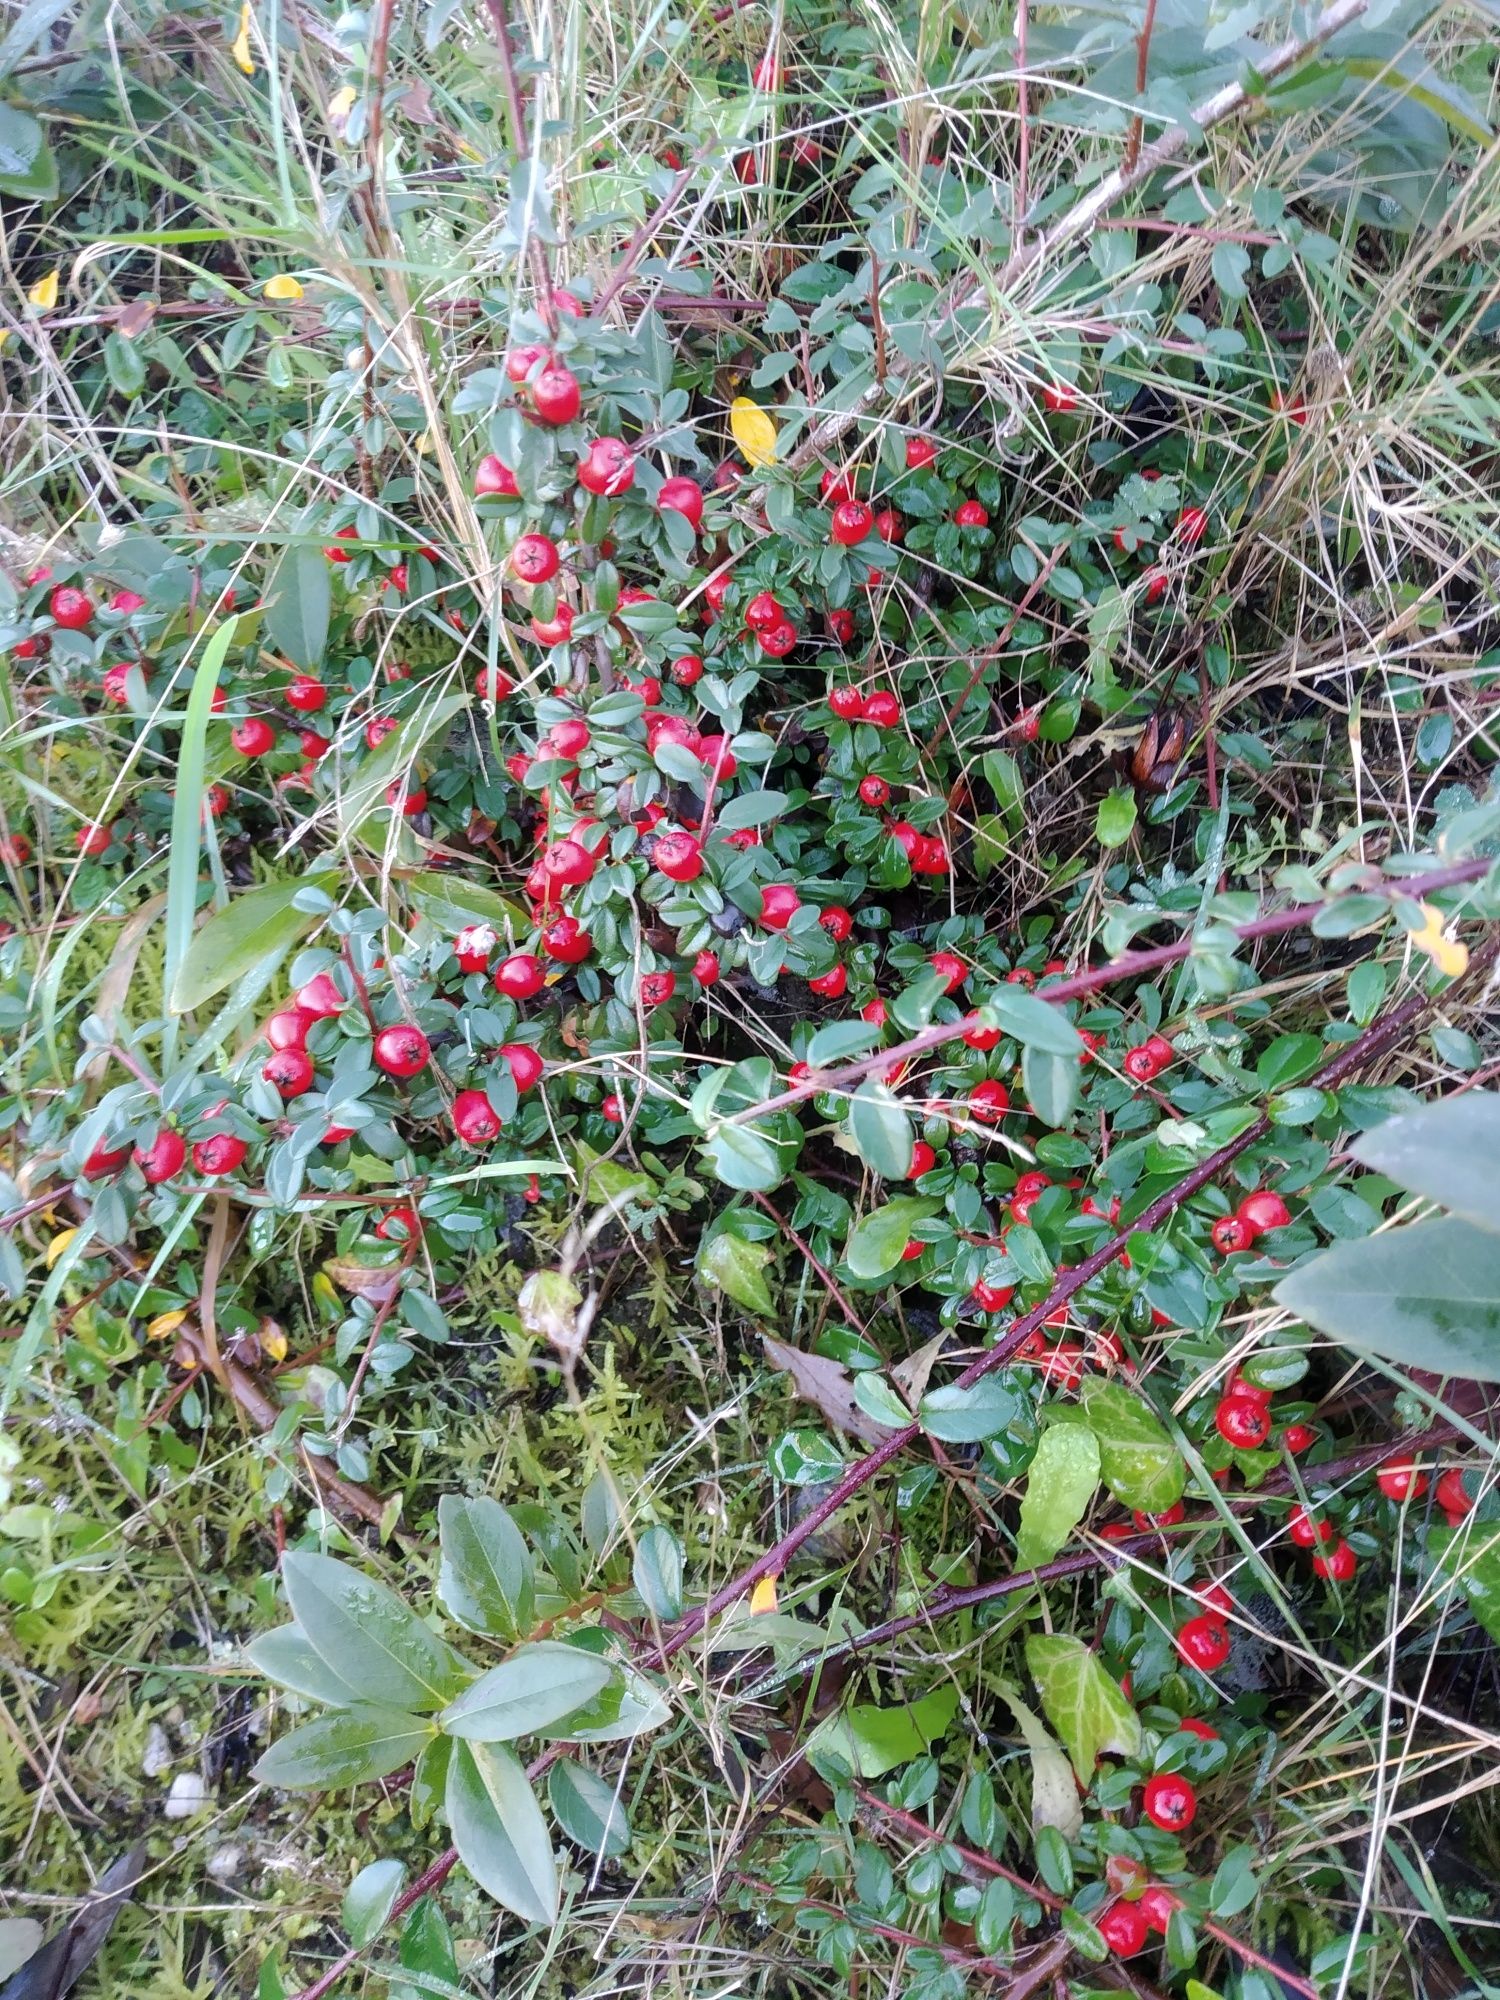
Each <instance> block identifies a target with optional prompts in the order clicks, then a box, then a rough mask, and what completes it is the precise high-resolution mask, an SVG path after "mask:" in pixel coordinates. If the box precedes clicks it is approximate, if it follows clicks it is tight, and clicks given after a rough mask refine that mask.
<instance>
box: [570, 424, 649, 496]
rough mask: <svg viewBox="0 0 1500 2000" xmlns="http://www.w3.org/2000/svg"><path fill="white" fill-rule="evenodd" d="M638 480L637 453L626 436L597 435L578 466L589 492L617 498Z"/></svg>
mask: <svg viewBox="0 0 1500 2000" xmlns="http://www.w3.org/2000/svg"><path fill="white" fill-rule="evenodd" d="M634 480H635V453H634V452H633V451H632V450H631V449H630V447H629V445H627V444H626V443H625V441H624V439H623V438H613V437H602V438H595V439H594V442H593V443H592V444H591V445H590V446H589V448H588V450H587V452H586V453H585V454H584V456H583V458H582V459H581V460H580V461H579V466H578V484H579V485H580V486H581V487H582V488H583V489H584V491H585V492H586V493H599V494H603V495H606V496H607V497H608V498H609V499H611V500H614V499H617V498H618V497H619V495H620V494H622V493H624V492H627V491H628V490H629V488H630V486H631V485H632V484H633V482H634Z"/></svg>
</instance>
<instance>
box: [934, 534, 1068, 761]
mask: <svg viewBox="0 0 1500 2000" xmlns="http://www.w3.org/2000/svg"><path fill="white" fill-rule="evenodd" d="M1065 547H1066V545H1065V544H1063V543H1059V544H1058V546H1057V547H1056V548H1055V549H1054V550H1053V551H1052V553H1051V555H1050V556H1048V558H1047V560H1046V561H1045V562H1044V563H1043V565H1042V567H1041V568H1040V569H1039V570H1038V571H1037V573H1036V575H1035V576H1034V577H1033V578H1032V579H1031V582H1030V583H1029V584H1028V585H1027V586H1026V591H1025V594H1024V595H1023V597H1022V598H1021V601H1020V603H1019V604H1018V605H1017V606H1016V608H1015V610H1014V611H1013V612H1012V613H1011V615H1010V617H1009V618H1008V619H1007V620H1006V621H1005V626H1004V629H1003V630H1002V631H1001V633H1000V636H999V637H998V638H997V639H996V641H995V643H994V645H992V646H987V647H986V648H985V650H984V651H983V652H982V653H980V654H979V655H978V656H977V658H976V659H975V661H974V664H973V666H972V667H970V669H969V678H968V681H967V683H966V684H965V685H964V686H963V687H961V688H960V689H959V691H958V693H957V694H956V695H955V696H954V697H953V705H952V706H951V707H950V709H949V710H948V713H947V714H946V715H945V716H944V717H943V722H942V727H941V729H940V730H939V732H938V735H937V736H936V737H935V738H934V739H933V743H932V745H931V746H930V747H929V748H928V749H925V750H924V751H923V752H922V761H923V762H924V763H925V762H926V761H927V760H928V758H930V757H931V756H932V755H933V752H934V750H935V749H936V747H937V743H938V742H939V741H940V740H941V739H942V738H943V737H944V736H949V737H951V736H952V734H953V725H954V723H955V722H957V720H958V718H959V717H960V715H962V714H963V712H964V709H965V707H966V706H967V704H968V702H969V699H970V697H971V696H972V695H973V692H974V690H975V688H977V687H978V685H979V683H980V682H981V681H982V680H983V679H984V670H985V668H986V667H989V666H993V665H994V663H995V661H996V660H998V659H999V657H1000V655H1001V654H1002V653H1003V652H1004V651H1005V648H1006V647H1007V646H1008V645H1009V643H1010V639H1011V635H1012V634H1013V633H1014V631H1015V629H1016V627H1017V626H1018V625H1019V624H1020V622H1021V620H1022V619H1023V618H1024V617H1025V616H1026V613H1027V612H1028V611H1029V610H1030V608H1031V602H1032V599H1033V598H1034V597H1035V596H1036V595H1037V593H1038V592H1039V591H1040V590H1042V589H1043V588H1044V586H1045V584H1046V582H1047V579H1048V577H1049V576H1051V574H1052V572H1053V570H1055V569H1056V568H1057V565H1058V564H1059V563H1060V562H1061V561H1062V559H1063V554H1064V550H1065Z"/></svg>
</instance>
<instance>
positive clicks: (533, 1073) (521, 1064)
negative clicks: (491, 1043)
mask: <svg viewBox="0 0 1500 2000" xmlns="http://www.w3.org/2000/svg"><path fill="white" fill-rule="evenodd" d="M500 1054H501V1056H502V1057H503V1058H504V1061H505V1064H506V1067H507V1068H508V1069H509V1071H510V1073H511V1076H512V1077H513V1078H514V1079H515V1086H516V1089H517V1090H518V1091H519V1092H520V1093H521V1094H522V1096H524V1095H525V1094H526V1092H527V1091H528V1090H535V1088H536V1086H537V1085H538V1084H539V1083H540V1082H541V1080H542V1072H543V1071H544V1070H545V1069H546V1067H547V1065H546V1063H545V1062H544V1061H543V1059H542V1057H541V1055H540V1054H539V1052H538V1051H537V1050H536V1049H534V1048H533V1047H532V1046H531V1044H530V1042H505V1043H503V1044H502V1045H501V1049H500Z"/></svg>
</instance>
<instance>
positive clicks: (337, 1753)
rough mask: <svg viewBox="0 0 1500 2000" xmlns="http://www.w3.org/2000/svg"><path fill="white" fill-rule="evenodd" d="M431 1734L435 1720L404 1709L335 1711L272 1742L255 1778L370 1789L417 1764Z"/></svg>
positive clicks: (290, 1785) (310, 1787)
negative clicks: (367, 1786) (406, 1767)
mask: <svg viewBox="0 0 1500 2000" xmlns="http://www.w3.org/2000/svg"><path fill="white" fill-rule="evenodd" d="M432 1734H433V1732H432V1724H431V1723H430V1722H424V1721H422V1719H421V1718H420V1717H419V1716H415V1715H406V1714H403V1713H402V1711H401V1710H400V1709H394V1708H375V1707H363V1706H362V1707H359V1708H340V1709H335V1710H334V1712H333V1713H332V1714H331V1715H320V1716H319V1717H318V1719H317V1721H316V1722H305V1723H303V1725H302V1727H301V1728H300V1729H294V1730H293V1731H292V1733H291V1735H290V1736H283V1737H282V1738H281V1739H280V1740H279V1741H278V1742H276V1743H273V1744H272V1745H271V1747H270V1749H269V1750H268V1751H267V1752H266V1754H265V1755H264V1756H263V1757H262V1758H261V1760H260V1762H259V1763H258V1764H257V1765H256V1767H255V1771H254V1776H255V1778H256V1780H257V1781H258V1782H259V1783H260V1784H262V1785H275V1786H277V1787H279V1788H280V1789H281V1790H283V1791H328V1790H329V1789H331V1788H332V1787H334V1786H337V1785H366V1784H369V1783H371V1782H372V1781H373V1780H374V1779H376V1778H388V1777H389V1776H390V1775H391V1773H392V1771H399V1770H400V1769H401V1768H402V1766H403V1765H405V1764H411V1763H414V1762H415V1761H416V1759H417V1758H418V1757H419V1756H420V1755H421V1754H422V1751H423V1750H424V1749H425V1748H426V1746H427V1745H428V1744H429V1743H430V1742H431V1741H432Z"/></svg>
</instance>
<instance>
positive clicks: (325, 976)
mask: <svg viewBox="0 0 1500 2000" xmlns="http://www.w3.org/2000/svg"><path fill="white" fill-rule="evenodd" d="M292 998H293V1000H294V1002H295V1004H296V1005H297V1006H298V1007H299V1008H300V1009H301V1010H302V1012H303V1013H304V1014H311V1015H312V1017H313V1018H314V1020H318V1021H321V1020H326V1019H327V1018H328V1016H329V1015H332V1014H341V1013H342V1012H343V1011H344V998H343V995H342V994H341V993H340V992H339V989H338V988H337V986H335V985H334V983H333V975H332V974H331V973H328V972H316V973H314V974H313V976H312V978H311V979H309V980H308V981H307V983H306V985H305V986H299V987H298V988H297V991H296V993H295V994H294V995H293V996H292Z"/></svg>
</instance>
